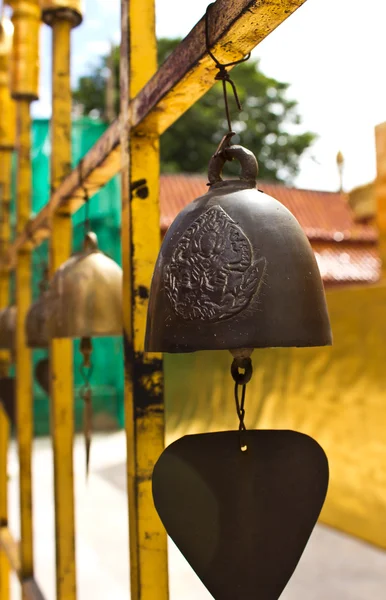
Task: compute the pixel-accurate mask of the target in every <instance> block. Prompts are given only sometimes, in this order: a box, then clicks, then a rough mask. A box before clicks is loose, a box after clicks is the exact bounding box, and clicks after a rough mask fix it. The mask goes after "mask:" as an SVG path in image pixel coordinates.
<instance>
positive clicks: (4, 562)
mask: <svg viewBox="0 0 386 600" xmlns="http://www.w3.org/2000/svg"><path fill="white" fill-rule="evenodd" d="M12 34H13V25H12V23H11V21H9V20H8V19H5V18H3V19H2V20H1V23H0V200H1V215H0V241H1V246H0V252H1V254H3V255H4V254H5V252H6V251H7V247H8V244H9V241H10V203H11V162H12V153H13V149H14V144H15V118H16V117H15V104H14V101H13V100H12V98H11V95H10V91H9V58H10V53H11V48H12ZM8 302H9V273H8V272H7V271H3V272H1V273H0V308H5V307H6V306H7V305H8ZM8 365H9V352H8V351H6V350H5V351H4V350H3V351H1V352H0V377H4V376H6V375H7V373H8ZM8 440H9V421H8V417H7V415H6V413H5V411H4V409H3V407H2V406H1V404H0V528H1V527H7V526H8V499H7V498H8V495H7V490H8V486H7V455H8ZM9 576H10V566H9V562H8V559H7V556H6V553H5V551H4V550H3V549H0V600H9V598H10V587H9Z"/></svg>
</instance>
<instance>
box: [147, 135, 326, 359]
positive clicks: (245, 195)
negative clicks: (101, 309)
mask: <svg viewBox="0 0 386 600" xmlns="http://www.w3.org/2000/svg"><path fill="white" fill-rule="evenodd" d="M232 159H236V160H238V161H239V162H240V164H241V176H240V179H239V180H226V181H223V179H222V178H221V173H222V169H223V167H224V164H225V162H226V161H227V160H232ZM257 173H258V165H257V161H256V158H255V156H254V155H253V154H252V152H250V151H249V150H247V149H245V148H243V147H242V146H236V145H234V146H228V147H226V148H225V149H223V150H221V152H217V153H216V154H215V155H214V156H213V157H212V159H211V161H210V164H209V170H208V175H209V190H208V192H207V193H206V194H205V195H203V196H201V197H200V198H197V199H196V200H195V201H194V202H192V203H191V204H189V205H188V206H186V207H185V208H184V209H183V210H182V211H181V212H180V213H179V215H178V216H177V217H176V219H175V220H174V222H173V223H172V225H171V226H170V228H169V230H168V231H167V233H166V235H165V238H164V241H163V243H162V246H161V250H160V253H159V256H158V260H157V263H156V267H155V271H154V275H153V281H152V285H151V290H150V299H149V311H148V321H147V331H146V341H145V349H146V350H147V351H150V352H193V351H196V350H223V349H229V350H233V351H235V350H236V349H253V348H263V347H278V346H324V345H330V344H331V341H332V340H331V329H330V322H329V317H328V312H327V306H326V299H325V295H324V289H323V283H322V280H321V276H320V273H319V269H318V266H317V263H316V260H315V257H314V254H313V251H312V249H311V246H310V243H309V241H308V239H307V237H306V235H305V234H304V232H303V230H302V229H301V227H300V225H299V223H298V222H297V220H296V219H295V217H294V216H293V215H292V214H291V213H290V212H289V210H287V208H285V207H284V206H283V205H282V204H281V203H280V202H278V201H277V200H275V199H274V198H272V197H270V196H268V195H267V194H264V193H262V192H261V191H258V190H257V189H256V177H257ZM249 353H250V352H249ZM247 354H248V352H247Z"/></svg>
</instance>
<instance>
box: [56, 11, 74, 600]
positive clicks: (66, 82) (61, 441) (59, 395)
mask: <svg viewBox="0 0 386 600" xmlns="http://www.w3.org/2000/svg"><path fill="white" fill-rule="evenodd" d="M71 27H72V24H71V22H70V21H68V20H65V19H60V18H59V14H58V16H57V17H55V18H54V20H53V22H52V121H51V147H52V152H51V186H52V188H53V189H56V188H57V187H58V186H59V185H60V184H61V182H62V181H63V179H64V178H65V177H66V175H68V173H69V172H70V170H71V86H70V41H71ZM51 231H52V236H51V244H50V271H51V275H52V274H53V273H54V272H55V271H56V270H57V269H58V268H59V266H60V265H61V264H62V263H63V262H64V261H66V260H67V259H68V258H69V256H70V254H71V249H72V223H71V215H70V214H68V212H67V213H66V212H65V211H62V212H61V211H57V212H55V213H54V214H53V216H52V219H51ZM50 359H51V360H50V364H51V377H50V381H51V389H50V395H51V423H52V444H53V453H54V492H55V548H56V598H57V600H75V598H76V564H75V513H74V510H75V509H74V474H73V438H74V413H73V410H74V409H73V349H72V340H70V339H53V340H51V345H50Z"/></svg>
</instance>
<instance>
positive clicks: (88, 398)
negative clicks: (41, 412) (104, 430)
mask: <svg viewBox="0 0 386 600" xmlns="http://www.w3.org/2000/svg"><path fill="white" fill-rule="evenodd" d="M80 352H81V354H82V356H83V362H82V364H81V366H80V373H81V375H82V377H83V382H84V383H83V385H82V387H81V390H80V396H81V398H82V400H83V402H84V410H83V431H84V440H85V448H86V476H87V477H88V474H89V466H90V450H91V436H92V391H91V385H90V379H91V375H92V370H93V365H92V362H91V354H92V342H91V338H89V337H84V338H82V339H81V340H80Z"/></svg>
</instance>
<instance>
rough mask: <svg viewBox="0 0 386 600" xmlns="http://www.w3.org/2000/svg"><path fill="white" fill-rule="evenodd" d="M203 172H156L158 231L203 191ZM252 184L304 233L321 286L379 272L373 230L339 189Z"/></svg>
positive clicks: (363, 279) (372, 277)
mask: <svg viewBox="0 0 386 600" xmlns="http://www.w3.org/2000/svg"><path fill="white" fill-rule="evenodd" d="M206 184H207V178H206V177H205V176H203V175H190V174H189V175H161V189H160V205H161V229H162V232H163V233H164V232H165V231H166V229H167V228H168V227H169V226H170V225H171V223H172V221H173V220H174V218H175V217H176V215H177V214H178V213H179V212H180V211H181V210H182V209H183V208H184V207H185V206H186V205H187V204H189V202H192V200H194V199H195V198H197V197H198V196H201V195H202V194H205V192H206V191H207V189H208V187H207V185H206ZM258 188H259V189H260V190H262V191H263V192H265V193H266V194H269V195H270V196H273V197H274V198H276V199H277V200H279V202H281V203H282V204H284V206H286V207H287V208H288V209H289V210H290V211H291V212H292V213H293V214H294V215H295V217H296V218H297V220H298V221H299V223H300V225H301V226H302V228H303V230H304V231H305V233H306V235H307V236H308V238H309V240H310V242H311V244H312V247H313V249H314V252H315V256H316V259H317V261H318V265H319V269H320V271H321V274H322V277H323V281H324V282H325V284H326V285H331V284H335V285H336V284H342V283H354V282H356V283H373V282H376V281H378V279H379V277H380V259H379V255H378V251H377V247H376V243H377V232H376V230H375V228H374V227H373V226H371V225H369V224H364V223H357V222H355V219H354V214H353V212H352V209H351V208H350V205H349V203H348V200H347V196H346V195H345V194H343V193H334V192H320V191H314V190H298V189H296V188H291V187H286V186H284V185H279V184H274V183H265V182H263V181H261V182H258Z"/></svg>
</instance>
